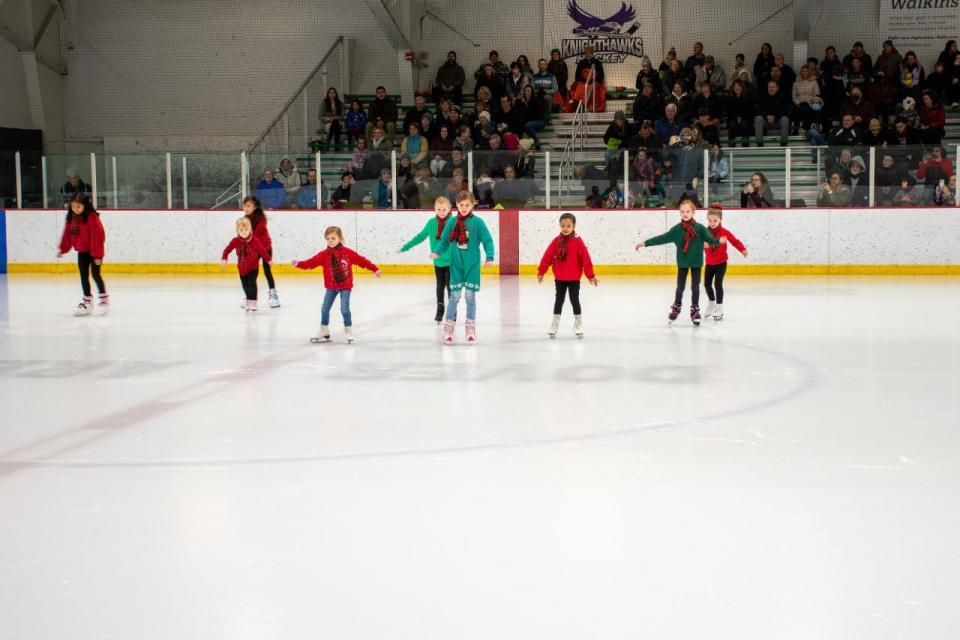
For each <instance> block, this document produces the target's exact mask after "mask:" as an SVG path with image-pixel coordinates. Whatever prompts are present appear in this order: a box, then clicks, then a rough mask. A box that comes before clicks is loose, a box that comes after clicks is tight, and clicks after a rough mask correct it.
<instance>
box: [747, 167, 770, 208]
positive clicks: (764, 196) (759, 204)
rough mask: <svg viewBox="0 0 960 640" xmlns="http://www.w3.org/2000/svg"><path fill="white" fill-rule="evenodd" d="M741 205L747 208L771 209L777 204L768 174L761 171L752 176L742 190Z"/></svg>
mask: <svg viewBox="0 0 960 640" xmlns="http://www.w3.org/2000/svg"><path fill="white" fill-rule="evenodd" d="M740 206H741V207H744V208H745V209H771V208H773V207H775V206H776V204H774V196H773V190H772V189H771V188H770V183H769V182H768V181H767V176H765V175H763V173H761V172H759V171H757V172H756V173H754V174H753V175H752V176H750V182H748V183H747V184H746V185H744V187H743V191H741V192H740Z"/></svg>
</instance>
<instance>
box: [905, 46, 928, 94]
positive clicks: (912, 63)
mask: <svg viewBox="0 0 960 640" xmlns="http://www.w3.org/2000/svg"><path fill="white" fill-rule="evenodd" d="M926 79H927V74H926V72H925V71H924V70H923V65H921V64H920V62H919V61H918V60H917V54H915V53H914V52H913V51H907V53H906V55H904V56H903V64H901V65H900V92H899V96H900V99H901V100H903V98H905V97H907V96H910V97H911V98H913V99H914V100H918V99H919V98H920V90H921V87H922V86H923V83H924V81H926Z"/></svg>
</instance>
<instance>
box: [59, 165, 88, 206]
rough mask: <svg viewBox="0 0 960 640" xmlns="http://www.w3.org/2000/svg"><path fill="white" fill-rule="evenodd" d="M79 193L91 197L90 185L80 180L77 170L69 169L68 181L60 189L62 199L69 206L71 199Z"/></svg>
mask: <svg viewBox="0 0 960 640" xmlns="http://www.w3.org/2000/svg"><path fill="white" fill-rule="evenodd" d="M78 193H84V194H87V195H90V193H91V190H90V185H88V184H87V183H86V182H84V181H83V180H81V179H80V174H79V173H78V172H77V170H76V169H73V168H70V169H67V181H66V182H64V183H63V186H62V187H60V199H61V200H63V204H67V203H68V202H70V198H72V197H73V196H74V195H76V194H78Z"/></svg>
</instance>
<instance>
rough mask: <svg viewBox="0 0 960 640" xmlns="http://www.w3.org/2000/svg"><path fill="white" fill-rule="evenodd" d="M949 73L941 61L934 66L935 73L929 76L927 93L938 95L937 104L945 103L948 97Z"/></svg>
mask: <svg viewBox="0 0 960 640" xmlns="http://www.w3.org/2000/svg"><path fill="white" fill-rule="evenodd" d="M949 82H950V81H949V80H948V79H947V72H946V69H945V68H944V66H943V63H942V62H940V61H939V60H938V61H937V63H936V64H934V65H933V73H931V74H930V75H928V76H927V85H926V91H925V92H924V93H927V92H931V93H934V94H935V95H936V101H937V102H943V101H944V99H946V97H947V86H948V85H949Z"/></svg>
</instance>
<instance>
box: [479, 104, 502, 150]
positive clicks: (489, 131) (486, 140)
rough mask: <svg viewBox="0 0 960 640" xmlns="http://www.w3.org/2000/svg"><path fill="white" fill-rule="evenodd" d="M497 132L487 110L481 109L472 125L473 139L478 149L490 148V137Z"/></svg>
mask: <svg viewBox="0 0 960 640" xmlns="http://www.w3.org/2000/svg"><path fill="white" fill-rule="evenodd" d="M496 133H497V125H495V124H493V121H492V120H491V119H490V112H489V111H481V112H480V114H479V116H477V120H476V122H475V123H474V126H473V141H474V143H475V145H476V147H477V148H478V149H481V150H486V149H489V148H490V138H492V137H493V136H494V135H495V134H496Z"/></svg>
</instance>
